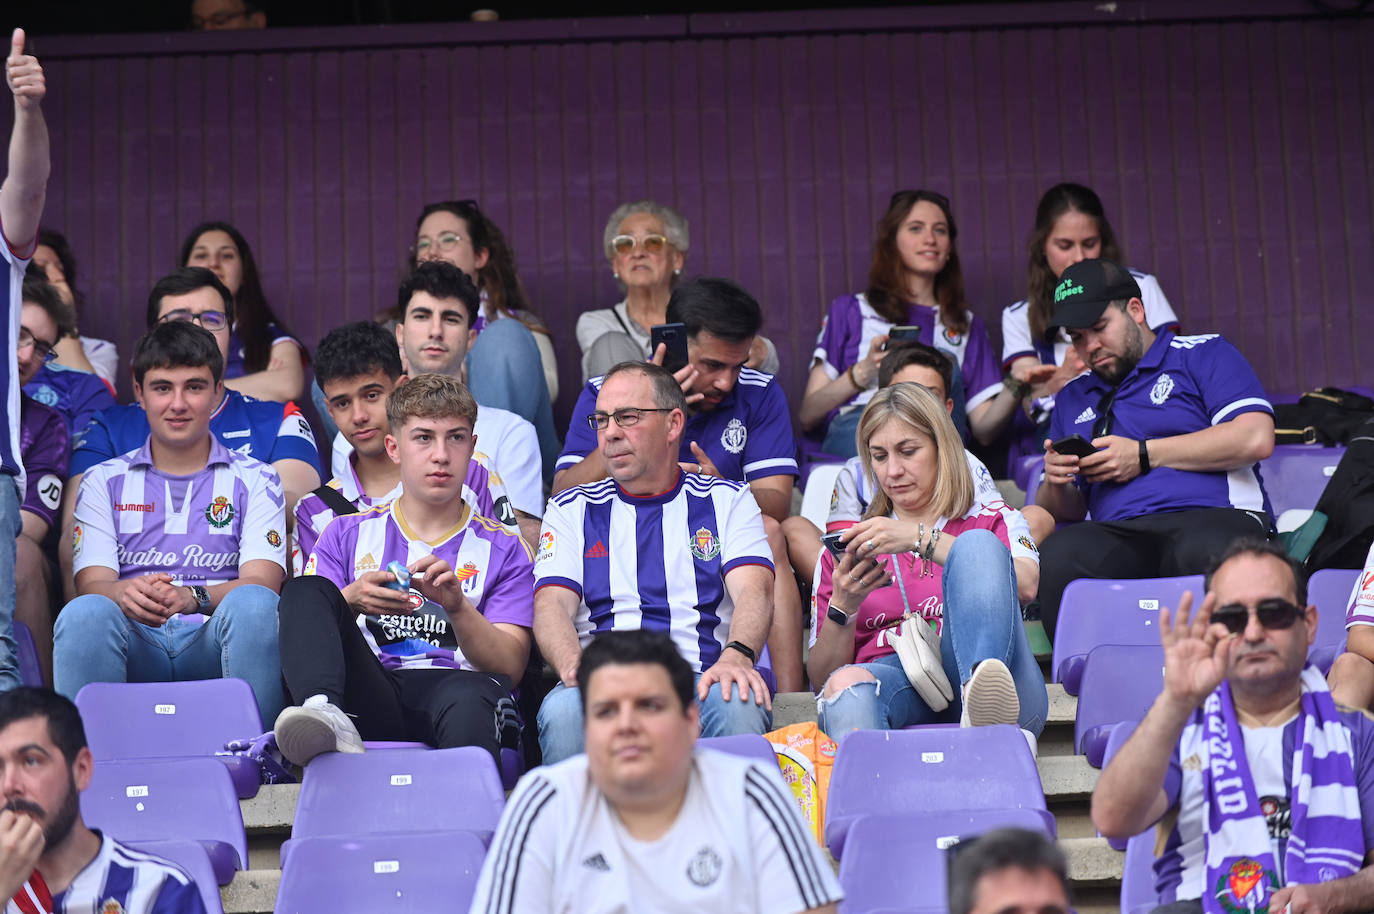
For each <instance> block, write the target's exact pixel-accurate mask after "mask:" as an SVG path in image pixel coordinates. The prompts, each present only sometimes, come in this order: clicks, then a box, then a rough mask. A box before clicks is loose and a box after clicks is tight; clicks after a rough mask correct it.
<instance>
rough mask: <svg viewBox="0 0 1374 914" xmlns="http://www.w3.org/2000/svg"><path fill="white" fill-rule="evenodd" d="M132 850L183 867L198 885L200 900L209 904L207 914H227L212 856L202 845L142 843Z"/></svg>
mask: <svg viewBox="0 0 1374 914" xmlns="http://www.w3.org/2000/svg"><path fill="white" fill-rule="evenodd" d="M129 846H130V847H132V848H133V849H134V850H140V851H144V852H146V853H149V854H153V855H155V856H158V857H161V858H162V859H163V860H170V861H171V862H173V863H175V864H176V865H177V866H179V867H181V868H182V869H183V870H185V871H186V872H187V873H188V874H189V875H190V877H191V879H193V880H194V881H195V883H196V888H197V889H198V890H199V891H200V900H201V901H202V902H204V904H205V914H224V903H223V899H221V898H220V894H219V885H218V883H217V882H216V880H215V868H214V867H213V866H211V865H210V855H209V854H208V853H206V851H205V846H204V845H202V844H201V843H200V842H199V841H189V840H169V841H140V842H138V843H137V844H131V845H129Z"/></svg>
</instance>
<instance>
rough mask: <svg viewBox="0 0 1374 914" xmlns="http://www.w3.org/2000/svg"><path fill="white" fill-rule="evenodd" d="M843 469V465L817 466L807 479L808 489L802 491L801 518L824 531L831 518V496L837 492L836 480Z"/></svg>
mask: <svg viewBox="0 0 1374 914" xmlns="http://www.w3.org/2000/svg"><path fill="white" fill-rule="evenodd" d="M843 469H844V464H843V463H821V464H817V465H816V466H815V467H814V468H812V470H811V475H810V476H809V477H807V480H806V488H805V489H803V490H802V504H801V516H802V517H804V518H806V519H807V520H809V521H811V523H813V524H815V525H816V526H817V527H819V528H820V529H821V530H822V531H823V530H825V522H826V521H827V520H829V518H830V495H831V493H832V492H834V491H835V480H837V479H839V478H840V471H841V470H843Z"/></svg>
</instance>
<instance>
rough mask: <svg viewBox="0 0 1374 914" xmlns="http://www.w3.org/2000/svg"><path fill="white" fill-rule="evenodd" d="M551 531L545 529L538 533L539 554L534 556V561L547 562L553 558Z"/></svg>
mask: <svg viewBox="0 0 1374 914" xmlns="http://www.w3.org/2000/svg"><path fill="white" fill-rule="evenodd" d="M553 549H554V545H553V531H552V530H545V531H544V532H543V533H541V534H539V554H538V555H536V556H535V558H534V560H535V562H547V561H548V560H549V559H551V558H553Z"/></svg>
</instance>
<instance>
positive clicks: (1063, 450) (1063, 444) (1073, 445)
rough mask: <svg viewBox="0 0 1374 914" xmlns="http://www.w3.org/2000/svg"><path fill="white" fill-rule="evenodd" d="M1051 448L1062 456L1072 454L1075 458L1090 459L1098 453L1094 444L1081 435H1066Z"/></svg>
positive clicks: (1051, 445)
mask: <svg viewBox="0 0 1374 914" xmlns="http://www.w3.org/2000/svg"><path fill="white" fill-rule="evenodd" d="M1050 447H1052V448H1054V449H1055V451H1056V452H1058V453H1060V454H1072V455H1073V456H1075V457H1089V456H1091V455H1093V454H1096V453H1097V448H1095V447H1093V446H1092V442H1091V441H1089V440H1088V439H1087V438H1084V437H1083V436H1082V435H1079V434H1073V435H1065V436H1064V437H1063V438H1060V439H1059V440H1058V441H1055V442H1052V443H1051V444H1050Z"/></svg>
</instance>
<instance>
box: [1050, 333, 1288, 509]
mask: <svg viewBox="0 0 1374 914" xmlns="http://www.w3.org/2000/svg"><path fill="white" fill-rule="evenodd" d="M1111 390H1112V388H1111V386H1110V385H1108V384H1107V382H1105V381H1103V380H1102V379H1101V378H1099V377H1098V376H1097V375H1096V374H1093V373H1092V372H1088V373H1087V374H1084V375H1081V376H1079V377H1077V378H1075V379H1073V380H1072V381H1070V382H1069V383H1068V384H1066V385H1065V386H1064V388H1063V390H1061V391H1060V392H1059V396H1058V398H1057V402H1056V405H1055V409H1054V416H1053V418H1051V420H1050V435H1049V436H1050V437H1051V438H1053V439H1056V440H1057V439H1059V438H1062V437H1063V436H1065V435H1070V434H1074V433H1077V434H1080V435H1082V436H1083V437H1084V438H1086V439H1088V440H1090V441H1091V440H1092V439H1093V437H1094V435H1093V434H1092V432H1093V428H1094V426H1095V425H1096V424H1097V421H1098V418H1099V416H1098V412H1099V410H1103V411H1105V408H1104V404H1105V403H1106V400H1105V398H1106V397H1107V396H1109V395H1110V393H1111ZM1110 409H1111V415H1112V419H1113V421H1112V426H1111V433H1112V434H1114V435H1120V436H1123V437H1126V438H1133V439H1141V438H1166V437H1170V436H1173V435H1186V434H1188V433H1190V432H1197V431H1201V430H1203V429H1206V428H1211V427H1212V426H1214V425H1219V424H1220V423H1222V422H1227V421H1230V420H1231V419H1234V418H1236V417H1237V416H1241V415H1244V414H1245V413H1264V414H1266V415H1270V416H1272V415H1273V413H1274V408H1273V407H1272V406H1270V405H1269V400H1268V398H1267V397H1266V396H1265V394H1264V388H1263V387H1262V386H1261V385H1260V382H1259V378H1257V377H1256V376H1255V372H1254V370H1253V369H1252V368H1251V367H1250V363H1249V362H1247V361H1246V360H1245V357H1244V356H1243V355H1241V354H1240V352H1239V351H1238V350H1237V349H1236V347H1234V346H1232V345H1231V344H1230V343H1229V342H1227V341H1226V340H1225V339H1223V338H1222V337H1220V336H1217V335H1216V334H1205V335H1202V336H1175V335H1174V334H1173V333H1167V332H1166V333H1161V334H1159V335H1158V336H1157V337H1155V341H1154V343H1153V344H1152V345H1151V346H1150V348H1149V349H1148V350H1147V351H1146V352H1145V355H1144V356H1143V357H1141V359H1140V362H1139V364H1137V365H1136V367H1135V368H1134V369H1133V370H1132V371H1131V373H1130V374H1128V375H1127V376H1126V377H1125V378H1124V379H1122V381H1121V383H1120V385H1118V389H1117V394H1116V397H1115V399H1114V400H1113V401H1112V402H1111V407H1110ZM1076 484H1077V485H1078V487H1079V490H1080V491H1082V492H1083V495H1084V498H1085V500H1086V502H1087V505H1088V510H1089V511H1091V512H1092V517H1093V520H1095V521H1113V520H1124V519H1127V518H1132V517H1141V516H1144V515H1147V514H1157V513H1162V512H1169V511H1187V510H1193V509H1197V508H1237V509H1240V510H1244V511H1254V512H1257V513H1263V514H1268V513H1269V505H1268V499H1267V498H1266V497H1265V494H1264V487H1263V486H1262V485H1261V483H1260V476H1259V469H1258V466H1257V465H1247V466H1241V467H1236V468H1235V469H1233V470H1231V471H1229V472H1222V471H1218V472H1202V471H1194V470H1176V469H1173V468H1172V467H1156V468H1155V469H1153V470H1151V471H1150V472H1149V473H1147V474H1145V475H1144V476H1138V477H1136V478H1135V479H1132V480H1131V481H1130V482H1126V483H1116V482H1101V483H1089V482H1087V481H1086V480H1082V479H1080V480H1078V481H1077V483H1076Z"/></svg>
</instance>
